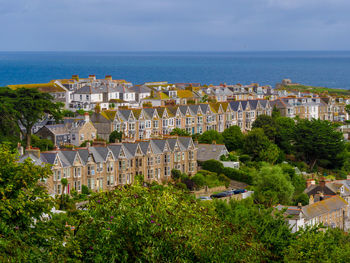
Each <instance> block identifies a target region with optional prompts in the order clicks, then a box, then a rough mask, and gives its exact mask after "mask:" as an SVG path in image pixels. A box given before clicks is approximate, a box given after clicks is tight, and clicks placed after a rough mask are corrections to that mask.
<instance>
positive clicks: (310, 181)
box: [306, 179, 315, 188]
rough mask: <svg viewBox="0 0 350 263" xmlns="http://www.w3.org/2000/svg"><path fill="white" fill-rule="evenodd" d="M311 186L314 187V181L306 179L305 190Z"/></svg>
mask: <svg viewBox="0 0 350 263" xmlns="http://www.w3.org/2000/svg"><path fill="white" fill-rule="evenodd" d="M311 185H315V180H314V179H307V180H306V188H309V187H310V186H311Z"/></svg>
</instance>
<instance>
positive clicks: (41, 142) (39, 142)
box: [24, 134, 54, 151]
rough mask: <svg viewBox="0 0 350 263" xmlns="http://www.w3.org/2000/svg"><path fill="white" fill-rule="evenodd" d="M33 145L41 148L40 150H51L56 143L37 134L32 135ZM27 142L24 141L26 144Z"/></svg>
mask: <svg viewBox="0 0 350 263" xmlns="http://www.w3.org/2000/svg"><path fill="white" fill-rule="evenodd" d="M31 141H32V146H33V147H36V148H39V149H40V151H50V150H52V149H53V148H54V144H53V142H52V141H51V140H48V139H40V138H39V137H38V136H36V135H34V134H33V135H32V139H31ZM25 143H26V142H24V144H25Z"/></svg>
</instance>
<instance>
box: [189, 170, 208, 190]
mask: <svg viewBox="0 0 350 263" xmlns="http://www.w3.org/2000/svg"><path fill="white" fill-rule="evenodd" d="M191 180H192V181H193V183H194V184H195V186H196V188H197V189H200V188H202V187H204V186H205V178H204V175H203V174H200V173H197V174H196V175H194V176H193V177H192V179H191Z"/></svg>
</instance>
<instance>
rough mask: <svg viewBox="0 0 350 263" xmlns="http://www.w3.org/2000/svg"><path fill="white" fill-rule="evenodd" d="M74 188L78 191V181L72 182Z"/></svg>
mask: <svg viewBox="0 0 350 263" xmlns="http://www.w3.org/2000/svg"><path fill="white" fill-rule="evenodd" d="M74 189H75V190H77V191H80V181H75V182H74Z"/></svg>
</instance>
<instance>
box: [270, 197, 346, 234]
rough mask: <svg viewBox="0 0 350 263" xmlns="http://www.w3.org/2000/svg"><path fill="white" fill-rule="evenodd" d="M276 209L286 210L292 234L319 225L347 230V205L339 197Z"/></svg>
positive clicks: (280, 206) (281, 206)
mask: <svg viewBox="0 0 350 263" xmlns="http://www.w3.org/2000/svg"><path fill="white" fill-rule="evenodd" d="M276 208H277V209H278V210H282V209H286V211H285V215H286V216H287V218H286V219H287V220H288V223H289V225H290V227H291V230H292V232H293V233H294V232H296V231H298V230H300V229H302V228H305V227H306V226H314V225H317V224H321V223H322V224H323V225H325V226H328V227H332V228H340V229H344V230H346V229H348V203H347V202H346V201H345V200H344V199H343V198H342V197H340V196H333V197H330V198H328V199H325V200H322V201H319V202H316V203H313V204H309V205H306V206H283V205H278V206H277V207H276Z"/></svg>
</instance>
